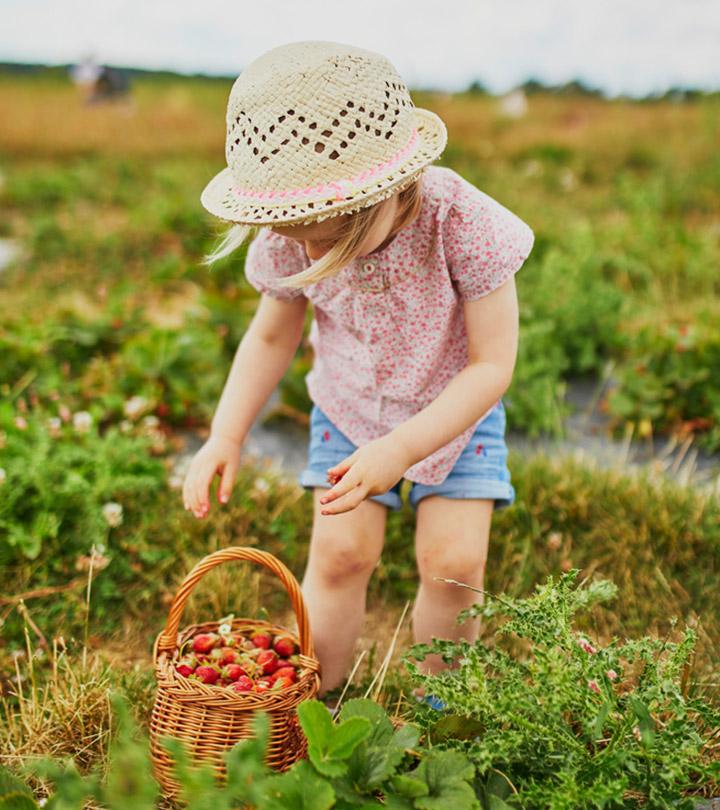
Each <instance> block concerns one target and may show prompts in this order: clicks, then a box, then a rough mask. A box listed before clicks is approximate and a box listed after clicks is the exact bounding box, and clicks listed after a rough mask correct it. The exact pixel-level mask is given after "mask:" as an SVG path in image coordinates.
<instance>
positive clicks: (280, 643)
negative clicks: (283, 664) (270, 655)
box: [273, 636, 295, 658]
mask: <svg viewBox="0 0 720 810" xmlns="http://www.w3.org/2000/svg"><path fill="white" fill-rule="evenodd" d="M273 649H274V650H275V652H276V653H277V654H278V655H279V656H281V657H282V658H289V657H290V656H291V655H292V654H293V653H294V652H295V642H294V641H293V640H292V639H291V638H290V636H276V637H275V643H274V644H273Z"/></svg>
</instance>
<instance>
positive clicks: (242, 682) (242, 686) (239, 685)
mask: <svg viewBox="0 0 720 810" xmlns="http://www.w3.org/2000/svg"><path fill="white" fill-rule="evenodd" d="M230 688H231V689H234V690H235V691H236V692H251V691H252V688H253V682H252V680H251V679H250V678H248V676H247V675H241V676H240V677H239V678H238V679H237V680H236V681H235V683H234V684H232V686H231V687H230Z"/></svg>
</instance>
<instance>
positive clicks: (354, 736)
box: [298, 700, 372, 776]
mask: <svg viewBox="0 0 720 810" xmlns="http://www.w3.org/2000/svg"><path fill="white" fill-rule="evenodd" d="M298 717H299V718H300V724H301V725H302V728H303V731H304V732H305V736H306V737H307V740H308V756H309V757H310V761H311V762H312V764H313V765H314V766H315V768H316V769H317V770H318V771H319V772H320V773H321V774H324V775H325V776H341V775H342V774H344V773H345V772H346V771H347V763H346V762H345V760H347V758H348V757H349V756H350V755H351V754H352V752H353V751H354V750H355V748H357V746H358V745H359V744H360V743H361V742H362V741H363V740H364V739H365V738H366V737H368V736H369V735H370V733H371V730H372V729H371V726H370V723H369V722H368V720H367V719H366V718H364V717H351V718H350V719H349V720H344V721H343V722H341V723H340V724H339V725H337V726H336V725H334V724H333V722H332V717H331V716H330V712H329V711H328V708H327V706H325V704H324V703H322V702H320V701H319V700H306V701H304V702H303V703H301V704H300V705H299V706H298Z"/></svg>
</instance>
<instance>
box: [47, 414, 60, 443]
mask: <svg viewBox="0 0 720 810" xmlns="http://www.w3.org/2000/svg"><path fill="white" fill-rule="evenodd" d="M47 426H48V433H49V434H50V435H51V436H52V437H53V439H57V438H58V436H60V428H62V419H60V417H59V416H51V417H50V418H49V419H48V420H47Z"/></svg>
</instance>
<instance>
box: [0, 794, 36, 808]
mask: <svg viewBox="0 0 720 810" xmlns="http://www.w3.org/2000/svg"><path fill="white" fill-rule="evenodd" d="M39 807H40V805H39V804H38V803H37V802H36V801H35V799H33V797H32V796H28V794H27V793H22V792H19V791H18V792H16V793H6V794H5V795H4V796H3V797H2V798H1V799H0V810H38V808H39Z"/></svg>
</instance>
